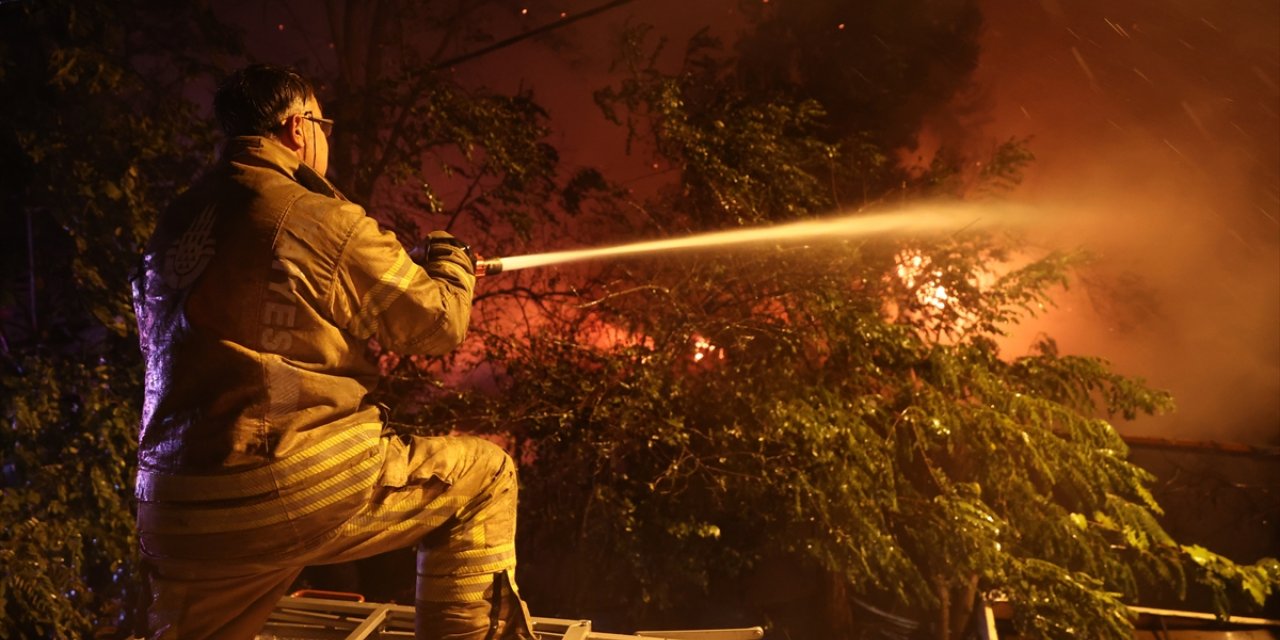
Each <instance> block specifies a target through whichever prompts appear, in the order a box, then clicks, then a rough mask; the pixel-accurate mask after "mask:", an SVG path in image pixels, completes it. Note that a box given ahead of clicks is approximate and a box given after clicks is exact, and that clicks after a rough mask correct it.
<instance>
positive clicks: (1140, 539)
mask: <svg viewBox="0 0 1280 640" xmlns="http://www.w3.org/2000/svg"><path fill="white" fill-rule="evenodd" d="M629 37H631V38H632V41H633V42H637V41H642V37H641V36H640V35H637V34H636V33H634V32H633V33H632V34H629ZM715 51H716V50H715V47H714V42H712V41H709V40H707V39H706V38H705V37H704V36H699V37H697V38H695V40H694V42H693V43H692V44H691V47H690V49H689V55H688V56H687V57H686V62H685V66H684V67H683V68H682V69H681V70H680V71H679V72H678V73H674V74H667V73H663V72H661V71H659V70H658V69H656V68H654V67H653V66H652V64H651V61H652V60H654V59H655V58H656V56H654V55H647V54H646V55H642V54H639V53H637V52H635V51H632V52H630V54H629V55H625V56H624V57H623V62H624V65H625V66H626V68H627V69H628V71H629V74H628V75H627V76H626V77H625V78H624V79H623V80H622V81H621V82H620V83H619V85H618V86H617V87H614V88H610V89H607V90H604V91H601V92H600V93H598V94H597V99H598V100H599V101H600V103H601V104H602V106H603V107H604V108H605V109H606V113H607V114H608V115H609V116H610V117H612V118H613V119H614V120H615V121H616V122H618V123H620V124H624V125H626V126H628V127H629V130H630V131H631V133H632V135H633V140H645V139H650V140H651V146H652V149H653V150H655V153H657V154H658V155H659V156H660V157H662V158H663V159H664V160H666V161H668V162H670V163H672V164H674V165H676V166H678V167H680V168H681V170H682V172H681V176H680V180H679V182H678V184H676V185H674V186H673V187H672V188H671V189H670V190H669V191H667V192H666V193H665V194H663V196H662V197H661V198H660V199H658V200H657V201H654V202H650V203H646V207H645V209H646V211H647V212H648V213H649V215H650V216H651V217H653V218H654V220H655V221H656V224H657V226H659V227H660V228H663V229H668V230H672V231H675V230H695V229H702V228H707V227H711V226H715V225H717V224H719V225H729V226H733V225H743V224H756V223H760V222H776V221H786V220H791V219H794V218H798V217H803V216H811V215H816V214H821V213H824V212H826V211H830V210H832V209H834V208H836V207H837V206H839V203H840V201H841V195H842V194H846V193H850V192H854V191H855V190H853V189H850V185H858V184H868V183H872V184H878V185H892V184H893V183H894V182H899V183H901V182H904V181H909V183H910V185H911V188H912V189H914V190H917V191H918V192H920V193H931V194H934V195H937V194H938V193H939V187H940V186H941V185H947V186H948V188H949V189H950V190H951V191H952V192H953V194H954V195H964V194H965V193H968V194H970V197H973V198H979V197H982V198H986V197H990V196H991V194H993V193H998V192H1000V191H1001V190H1002V189H1007V188H1008V187H1009V186H1011V185H1012V184H1016V180H1017V177H1018V175H1019V171H1020V169H1021V167H1023V166H1024V165H1025V164H1026V163H1027V162H1028V161H1029V160H1030V154H1029V152H1028V151H1027V149H1026V148H1025V145H1023V144H1022V143H1020V142H1019V141H1010V142H1007V143H1004V144H1001V145H999V146H997V147H996V150H995V153H994V154H993V155H992V157H991V158H988V159H986V160H987V162H986V166H985V168H984V169H983V170H982V171H980V172H978V173H977V174H976V175H973V176H967V177H965V176H962V177H961V178H962V179H960V180H956V179H954V178H946V179H943V178H941V177H940V176H939V175H937V174H933V175H925V176H922V177H919V178H915V179H910V178H908V177H906V176H902V175H898V176H893V172H894V169H893V168H892V167H889V166H886V162H885V160H884V158H885V157H887V156H888V153H889V150H887V149H885V148H882V147H877V146H876V145H875V144H873V143H870V142H868V141H867V139H866V138H864V137H860V136H859V135H858V133H857V132H851V133H849V134H848V135H847V137H845V138H832V137H831V135H830V129H829V128H828V125H827V124H826V123H825V119H824V111H823V106H822V104H821V103H819V102H815V101H810V100H805V99H803V98H797V99H789V98H778V97H776V96H773V97H772V99H761V97H760V96H758V95H754V94H747V93H745V92H743V91H739V90H737V89H735V87H736V86H738V84H739V83H738V82H737V80H736V76H735V71H734V68H733V66H732V60H731V59H727V58H719V59H718V58H717V57H716V54H715ZM944 169H945V167H944ZM877 200H878V198H868V199H867V201H866V202H868V203H873V202H875V201H877ZM902 215H911V212H910V211H909V210H907V211H904V212H903V213H902ZM1016 241H1017V239H1016V238H1011V237H1004V236H1002V235H999V234H994V235H993V234H978V233H973V232H970V233H960V234H957V235H955V236H953V237H950V238H946V239H942V240H929V239H899V240H894V241H883V242H875V243H853V242H844V243H830V245H829V248H826V249H822V248H818V247H812V248H808V249H804V250H795V249H785V248H781V247H780V248H777V249H776V250H762V251H759V252H755V253H745V252H739V253H735V254H725V253H721V254H718V255H716V256H715V257H714V258H704V259H700V260H697V261H687V262H686V261H685V260H682V261H681V263H680V264H678V265H672V264H670V263H669V262H660V261H658V260H651V261H644V262H634V263H631V264H630V265H613V266H610V267H607V268H605V269H604V272H603V273H604V276H606V277H607V279H606V278H602V279H601V280H602V281H604V282H605V284H599V286H598V288H596V289H585V288H584V289H583V290H584V291H592V292H593V293H592V295H593V296H594V297H593V298H589V301H588V302H584V303H582V304H580V305H577V306H575V307H561V308H559V309H553V310H549V311H547V314H548V315H549V316H550V317H549V318H547V319H544V320H543V321H542V322H543V324H542V325H540V327H539V328H538V329H537V330H535V331H533V333H532V336H531V338H530V339H529V340H528V341H522V340H511V339H509V338H508V337H506V336H504V335H503V333H502V332H501V331H494V332H492V333H490V334H488V335H487V350H486V354H487V356H488V358H487V365H488V366H491V367H494V368H495V369H496V370H497V371H499V372H500V375H499V376H498V379H497V382H496V384H497V385H498V390H499V393H497V394H488V393H483V394H476V395H473V396H471V397H470V398H468V399H466V400H467V401H468V402H469V403H470V404H466V403H463V404H461V405H459V404H452V405H449V407H448V409H447V410H445V409H440V410H439V414H444V413H446V412H452V415H450V416H449V417H447V418H441V419H446V420H450V421H458V420H465V419H468V418H469V419H470V420H473V421H480V422H484V423H486V424H487V425H488V428H489V429H491V430H494V431H497V432H502V433H506V434H509V435H510V436H511V437H512V438H513V439H514V444H515V448H516V450H517V451H519V452H521V456H522V461H523V462H524V463H525V466H524V467H523V469H522V472H523V479H524V480H523V482H524V487H523V494H522V496H523V497H522V500H523V504H524V510H523V512H522V518H524V522H526V523H528V522H534V523H536V526H534V527H526V529H525V533H524V534H522V535H523V536H524V538H523V539H522V549H521V550H522V554H523V555H522V562H523V563H524V566H525V567H526V569H525V570H524V571H523V574H522V575H523V576H525V577H524V578H523V580H524V582H525V583H526V585H527V592H528V593H530V594H533V595H532V596H531V597H533V598H534V602H535V605H536V606H539V607H541V608H542V610H550V611H551V612H552V613H556V614H559V615H575V616H584V615H586V616H590V617H593V618H597V619H601V618H602V619H613V620H618V621H627V622H619V624H623V625H625V624H627V623H628V622H635V621H638V620H640V619H644V620H646V621H647V622H649V623H650V624H652V623H653V621H654V620H664V619H665V620H668V621H669V622H670V621H682V623H684V624H688V623H689V621H690V620H697V621H706V618H705V617H703V616H705V613H704V612H703V611H702V610H703V609H704V608H705V603H706V602H707V601H708V599H715V598H720V599H721V600H728V602H724V601H721V600H717V602H718V604H717V608H718V609H719V610H720V611H721V612H722V613H723V614H724V615H725V616H729V617H731V616H732V614H731V613H727V612H732V611H738V612H744V611H748V610H759V609H761V608H763V607H764V605H763V603H759V602H751V601H748V600H745V599H742V598H739V599H734V598H733V597H731V596H726V595H724V594H723V593H720V594H719V595H718V594H717V592H723V591H724V590H725V589H727V588H729V587H728V585H732V584H737V583H740V582H742V581H743V580H750V579H751V578H752V575H753V573H755V572H757V571H759V570H760V568H761V567H762V566H764V564H765V563H766V561H767V560H768V559H770V558H777V557H782V558H785V559H787V560H788V561H789V562H791V563H792V564H793V566H794V567H796V571H801V570H802V568H804V567H812V568H817V569H819V570H821V571H824V572H828V573H830V574H834V575H836V576H838V577H839V578H840V579H841V580H842V581H843V582H844V583H845V584H846V585H847V586H848V588H849V589H850V590H851V591H852V592H853V593H856V594H858V597H859V598H861V599H864V600H867V601H871V602H874V603H875V604H876V605H877V606H880V607H884V608H889V609H892V610H894V611H896V612H901V613H905V614H907V615H910V616H912V617H915V618H916V619H919V620H922V621H927V622H928V623H929V627H930V630H931V633H932V634H933V635H934V636H935V637H939V638H947V637H959V636H960V634H962V633H963V632H964V629H965V623H966V616H967V614H968V612H969V611H970V610H971V608H972V603H973V599H974V597H975V596H976V594H977V593H986V594H989V595H998V596H1000V597H1004V598H1008V599H1009V600H1010V601H1011V602H1012V603H1013V604H1014V607H1015V610H1016V611H1017V612H1018V613H1017V618H1016V620H1015V624H1016V625H1017V627H1018V629H1019V631H1020V632H1021V633H1024V634H1027V635H1029V636H1031V637H1063V638H1066V637H1096V638H1128V637H1129V636H1130V634H1131V629H1130V621H1129V616H1128V612H1127V609H1126V608H1125V607H1126V604H1127V603H1133V602H1135V601H1137V600H1138V599H1139V598H1142V597H1150V596H1154V595H1164V594H1163V593H1162V592H1161V590H1171V591H1173V592H1174V593H1173V595H1175V596H1178V595H1180V594H1181V593H1182V592H1183V590H1184V589H1185V583H1186V575H1187V572H1188V571H1191V572H1192V575H1193V576H1195V577H1196V579H1197V580H1208V581H1209V582H1210V583H1211V584H1215V585H1221V586H1222V587H1223V589H1222V593H1224V594H1225V592H1226V590H1227V589H1226V585H1228V584H1231V585H1232V588H1233V589H1236V590H1240V589H1243V591H1244V592H1245V595H1246V597H1247V598H1248V599H1249V600H1252V602H1253V604H1255V605H1260V604H1262V600H1263V599H1265V598H1266V597H1267V595H1268V594H1269V593H1271V592H1274V591H1276V589H1277V583H1276V582H1275V577H1274V573H1268V571H1269V569H1268V567H1272V566H1273V565H1274V562H1273V561H1264V562H1263V563H1261V564H1259V565H1257V566H1255V567H1238V566H1236V565H1234V564H1232V563H1230V562H1227V561H1225V560H1223V559H1221V558H1218V557H1214V559H1213V560H1212V561H1211V560H1209V558H1210V556H1208V555H1207V554H1205V553H1202V552H1195V551H1192V552H1190V553H1188V550H1186V549H1183V548H1181V547H1179V546H1178V545H1177V544H1176V543H1175V542H1174V541H1173V540H1171V539H1170V538H1169V536H1168V535H1167V534H1166V533H1165V532H1164V531H1163V530H1162V529H1161V527H1160V526H1159V524H1158V522H1157V520H1156V516H1157V515H1158V514H1159V512H1160V511H1159V506H1158V505H1157V504H1156V503H1155V501H1154V500H1153V499H1152V497H1151V495H1150V493H1149V492H1148V489H1147V486H1148V485H1149V483H1150V481H1151V478H1150V477H1149V475H1148V474H1147V473H1146V472H1144V471H1143V470H1141V469H1140V468H1138V467H1136V466H1134V465H1132V464H1130V463H1129V462H1127V461H1126V455H1127V449H1126V446H1125V444H1124V442H1123V441H1122V440H1121V439H1120V437H1119V435H1118V434H1117V433H1116V431H1115V429H1114V428H1113V427H1112V426H1111V424H1110V423H1109V422H1108V421H1107V419H1110V418H1114V417H1126V418H1129V417H1133V416H1135V415H1137V414H1140V413H1157V412H1161V411H1166V410H1169V409H1171V408H1172V401H1171V399H1170V398H1169V396H1168V395H1167V394H1166V393H1163V392H1159V391H1154V390H1151V389H1149V388H1147V387H1146V385H1145V384H1144V383H1143V382H1142V381H1141V380H1136V379H1132V378H1129V377H1126V376H1123V375H1120V374H1117V373H1114V372H1113V371H1111V368H1110V366H1109V365H1108V364H1107V363H1106V362H1104V361H1102V360H1100V359H1097V358H1091V357H1081V356H1068V355H1062V354H1060V353H1059V352H1058V350H1057V347H1056V345H1055V344H1054V343H1053V342H1052V340H1049V339H1045V340H1043V341H1042V342H1041V343H1040V344H1039V345H1038V346H1037V347H1036V349H1035V350H1034V351H1033V352H1032V353H1030V354H1028V355H1025V356H1021V357H1012V358H1011V357H1010V356H1008V355H1005V354H1002V353H1000V350H999V348H998V340H999V339H1000V337H1001V336H1002V335H1003V331H1004V330H1005V329H1006V328H1007V327H1009V326H1010V325H1012V324H1014V323H1016V322H1018V321H1020V320H1022V319H1024V318H1026V317H1028V316H1029V315H1034V314H1035V313H1036V312H1038V310H1040V309H1043V308H1044V306H1045V305H1046V304H1049V303H1050V302H1051V295H1052V292H1053V291H1054V290H1055V288H1056V287H1059V286H1062V285H1064V284H1066V282H1067V281H1068V274H1069V269H1070V267H1071V266H1072V265H1073V264H1074V263H1076V262H1078V260H1079V259H1080V257H1079V256H1066V255H1047V256H1042V257H1040V258H1039V259H1033V260H1030V261H1029V262H1028V263H1026V264H1023V265H1021V266H1016V265H1014V264H1013V263H1012V262H1011V261H1010V258H1011V253H1010V251H1009V249H1008V248H1007V247H1009V246H1016ZM904 256H919V257H920V258H921V264H923V265H924V267H925V268H924V269H923V270H922V273H923V275H922V277H921V278H919V279H917V280H915V281H910V280H907V279H905V278H904V277H903V275H902V266H903V257H904ZM997 268H999V269H1001V270H1003V271H1004V273H1003V274H1002V275H998V276H997V275H996V274H995V273H993V270H995V269H997ZM939 287H942V288H944V289H945V290H946V292H947V293H948V296H947V297H946V302H945V304H939V303H938V300H937V299H936V298H931V297H930V296H928V295H924V294H928V293H929V292H931V291H936V290H937V288H939ZM530 528H532V529H533V530H532V531H530V530H529V529H530ZM1197 553H1199V555H1198V556H1197ZM1193 559H1194V560H1197V562H1198V566H1199V567H1200V568H1201V569H1203V571H1202V570H1200V569H1197V568H1196V565H1195V564H1191V563H1189V562H1188V561H1189V560H1193ZM1217 562H1223V563H1224V564H1216V563H1217ZM1206 576H1210V577H1206ZM601 584H607V585H609V589H600V588H596V586H595V585H601ZM735 591H736V592H740V591H741V590H735ZM1224 602H1225V601H1224ZM621 603H629V604H627V605H623V604H621ZM844 606H846V607H851V606H852V603H850V602H845V605H844ZM735 621H736V620H719V621H718V622H729V623H733V622H735ZM818 628H822V629H824V632H825V633H827V634H832V635H834V634H835V632H834V631H833V627H831V626H826V627H818ZM792 632H798V631H797V630H795V629H793V630H792Z"/></svg>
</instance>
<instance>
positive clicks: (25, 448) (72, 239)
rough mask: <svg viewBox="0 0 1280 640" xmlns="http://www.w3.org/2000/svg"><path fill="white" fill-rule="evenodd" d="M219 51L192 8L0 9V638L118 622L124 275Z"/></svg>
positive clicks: (137, 377)
mask: <svg viewBox="0 0 1280 640" xmlns="http://www.w3.org/2000/svg"><path fill="white" fill-rule="evenodd" d="M160 25H163V27H164V28H163V29H161V28H159V26H160ZM178 44H181V47H179V46H177V45H178ZM232 44H233V43H232V41H231V36H230V35H229V34H228V33H227V32H226V31H225V30H223V29H221V28H218V27H217V26H216V23H214V22H213V21H212V20H211V19H210V18H209V16H208V15H207V14H206V13H203V12H202V11H200V10H198V9H195V8H181V7H170V6H167V5H166V4H164V3H154V2H146V1H142V0H139V1H136V2H117V3H79V2H68V1H57V0H54V1H49V2H13V3H5V5H4V6H0V91H3V93H4V95H5V96H6V97H7V98H8V99H6V100H5V101H4V103H3V104H0V121H2V122H3V125H0V126H2V127H3V128H2V129H0V193H3V197H4V201H5V206H4V207H3V208H2V213H0V215H3V221H2V224H3V226H4V228H5V229H7V230H8V232H7V233H5V234H2V237H3V240H0V245H3V254H4V258H3V263H2V264H0V277H2V282H3V287H4V289H3V291H4V297H3V299H0V314H2V315H0V322H2V324H0V329H2V331H0V337H2V338H3V340H2V341H0V343H2V344H0V346H2V348H3V363H2V364H0V389H3V394H2V395H0V415H2V416H3V419H4V425H5V428H4V432H3V435H0V445H3V446H2V447H0V451H3V453H2V454H0V455H2V456H3V459H2V460H0V464H2V465H3V480H2V481H0V486H2V487H3V490H4V491H3V498H0V512H3V517H4V522H6V523H8V524H9V525H10V526H9V527H7V528H6V530H5V531H4V532H3V534H0V556H3V557H4V562H3V565H4V567H5V569H4V574H3V577H2V578H0V603H3V607H2V608H0V611H2V613H0V620H2V622H0V637H84V636H87V635H90V633H91V632H92V630H93V629H95V628H97V629H103V628H106V627H111V626H115V625H118V624H119V623H120V622H121V619H122V618H123V617H124V615H125V613H126V611H125V610H126V608H127V607H126V601H127V600H128V598H129V597H131V596H130V593H129V592H130V590H131V589H132V587H133V584H134V583H133V581H134V579H135V577H136V575H137V572H136V571H135V570H134V568H135V566H136V565H135V560H136V552H135V550H134V546H135V545H134V536H133V528H132V527H133V525H132V516H131V513H130V507H129V504H130V500H131V499H132V468H133V464H134V455H135V453H134V452H135V438H136V435H135V434H136V432H137V425H138V407H139V404H140V401H141V362H140V358H139V357H138V351H137V342H136V337H135V336H134V334H133V313H132V309H131V304H130V300H129V284H128V275H129V273H130V272H131V271H132V270H133V268H134V267H135V265H136V263H137V260H138V256H139V254H140V245H141V243H142V242H143V240H144V239H145V237H146V236H147V235H148V234H149V233H150V229H151V225H152V221H153V220H154V216H155V214H156V212H157V210H158V207H160V206H163V204H164V203H165V202H166V201H167V200H168V199H170V198H171V197H172V196H173V194H174V193H175V192H176V190H177V189H178V188H179V187H180V186H181V185H183V184H185V183H186V182H187V181H188V180H189V179H190V177H191V176H192V175H193V174H194V173H195V171H196V170H197V168H198V167H199V166H200V165H201V164H202V163H203V162H204V161H205V160H206V159H207V158H208V155H209V153H210V151H211V150H212V149H211V141H210V140H209V138H208V137H207V136H205V135H202V134H200V133H199V131H198V129H199V128H198V127H193V126H192V123H193V122H197V121H198V116H197V113H196V109H195V107H194V105H192V104H190V103H188V102H187V101H186V100H185V99H184V98H183V97H182V89H183V87H184V86H185V83H186V82H188V81H189V80H190V79H191V78H192V76H193V74H198V73H201V72H203V71H204V70H206V67H205V64H204V63H202V62H200V59H199V58H197V57H196V55H197V54H205V53H207V51H209V50H211V49H212V50H222V49H227V48H230V47H231V46H232Z"/></svg>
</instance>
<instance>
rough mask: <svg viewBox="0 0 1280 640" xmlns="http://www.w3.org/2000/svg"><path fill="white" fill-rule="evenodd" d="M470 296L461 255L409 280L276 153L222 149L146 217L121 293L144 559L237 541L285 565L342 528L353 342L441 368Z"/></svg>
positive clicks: (363, 390)
mask: <svg viewBox="0 0 1280 640" xmlns="http://www.w3.org/2000/svg"><path fill="white" fill-rule="evenodd" d="M474 285H475V278H474V275H473V272H472V265H471V262H470V259H469V258H467V257H466V256H465V254H464V253H463V252H462V250H461V249H458V250H456V251H452V250H450V251H446V252H444V255H443V256H438V257H436V258H435V259H433V260H432V261H431V262H429V263H428V264H427V265H426V268H425V269H424V268H423V267H421V266H419V265H418V264H415V263H414V262H413V261H412V260H411V259H410V258H409V256H408V254H407V253H406V252H405V251H404V248H403V247H402V246H401V244H400V242H399V241H398V240H396V238H395V236H394V235H393V234H391V233H390V232H387V231H383V230H381V229H379V227H378V225H377V223H376V222H374V220H373V219H372V218H370V217H368V216H367V215H365V212H364V210H363V209H362V208H360V207H359V206H357V205H355V204H352V203H351V202H349V201H346V200H345V199H344V198H342V196H341V195H340V194H338V193H337V192H336V191H335V190H334V189H333V187H332V186H331V185H329V183H328V182H327V181H325V180H324V179H323V178H322V177H320V176H319V175H318V174H316V173H315V172H314V171H313V170H311V169H310V167H308V166H306V165H305V164H302V163H300V162H299V161H298V159H297V157H296V155H294V154H293V153H292V152H290V151H289V150H288V149H287V148H285V147H284V146H283V145H281V144H280V143H279V142H277V141H275V140H272V139H270V138H263V137H242V138H235V139H233V140H232V141H231V142H230V143H229V144H228V145H227V148H226V150H225V152H224V154H223V156H222V158H221V160H220V162H219V163H218V164H217V165H216V166H215V167H214V168H213V169H212V170H211V171H210V172H209V173H208V174H207V175H206V176H205V177H204V178H202V179H201V180H200V181H199V182H197V183H196V184H195V185H194V186H193V187H192V188H191V189H190V190H188V191H187V192H186V193H184V194H183V195H182V196H180V197H179V198H178V199H177V201H176V202H175V203H174V204H173V205H172V206H171V207H169V209H168V210H166V211H165V213H164V214H162V216H161V218H160V220H159V223H158V225H157V228H156V231H155V233H154V235H153V236H152V238H151V241H150V243H149V244H148V247H147V250H146V253H145V256H144V259H143V265H142V271H141V273H140V277H139V278H138V279H137V280H136V281H135V283H134V304H135V309H136V311H137V316H138V326H139V334H140V340H141V346H142V351H143V356H144V358H145V360H146V368H147V371H146V398H145V402H144V406H143V416H142V430H141V434H140V437H139V447H138V467H139V471H138V483H137V491H136V495H137V498H138V500H139V534H140V535H141V536H142V541H143V544H144V549H145V548H146V546H147V543H148V540H149V539H152V538H154V537H155V536H181V535H200V534H208V533H220V532H221V533H226V534H227V535H229V536H232V537H234V534H235V532H248V531H250V530H256V531H263V530H270V531H271V532H272V536H275V537H277V539H276V540H273V541H265V542H264V541H258V542H257V544H255V547H261V546H263V545H266V547H270V548H286V547H289V546H294V545H297V544H299V543H301V542H304V541H306V540H309V539H311V538H312V537H314V536H315V535H318V534H319V533H320V532H323V531H325V530H326V529H327V528H328V527H331V526H333V525H334V524H336V523H338V522H341V521H342V520H343V519H344V518H345V517H346V516H347V515H349V514H350V513H351V512H352V511H354V509H355V508H356V507H357V506H358V505H359V504H360V503H362V502H363V501H364V500H366V499H367V498H368V494H369V492H370V490H371V487H372V486H373V484H374V481H375V480H376V479H377V478H376V476H377V474H378V469H379V465H378V459H379V457H380V453H379V447H380V442H379V434H380V431H381V421H380V416H379V414H378V410H377V408H376V407H374V406H372V405H370V404H368V403H367V402H366V401H365V396H366V395H367V394H368V393H369V392H370V391H371V390H372V388H373V386H374V384H375V383H376V381H377V376H378V368H377V363H376V362H375V360H374V359H373V358H371V357H369V355H368V353H367V350H368V344H369V339H370V338H375V339H376V340H377V341H378V342H379V343H380V344H381V345H382V346H383V347H384V348H387V349H390V350H393V351H396V352H399V353H404V354H431V355H436V354H444V353H447V352H449V351H450V350H452V349H453V348H454V347H456V346H457V345H458V344H459V343H460V342H461V341H462V338H463V336H464V335H465V333H466V328H467V323H468V320H469V317H470V310H471V294H472V289H473V287H474ZM255 540H256V538H255ZM273 545H274V546H273ZM160 546H163V545H160ZM256 550H261V549H256Z"/></svg>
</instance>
